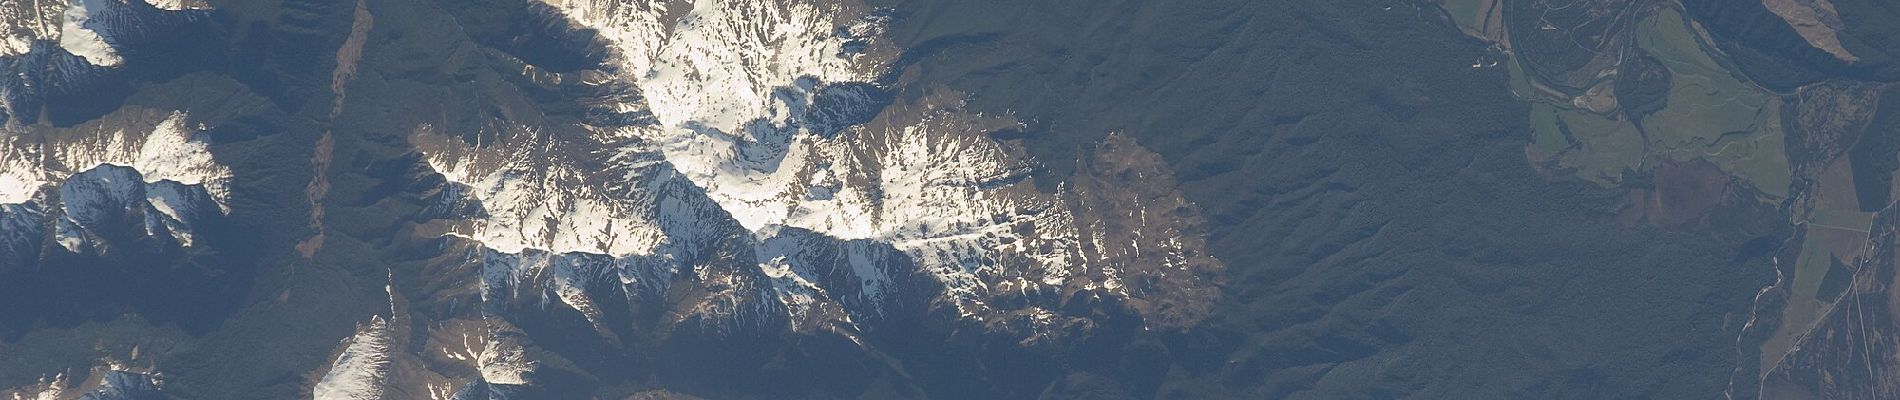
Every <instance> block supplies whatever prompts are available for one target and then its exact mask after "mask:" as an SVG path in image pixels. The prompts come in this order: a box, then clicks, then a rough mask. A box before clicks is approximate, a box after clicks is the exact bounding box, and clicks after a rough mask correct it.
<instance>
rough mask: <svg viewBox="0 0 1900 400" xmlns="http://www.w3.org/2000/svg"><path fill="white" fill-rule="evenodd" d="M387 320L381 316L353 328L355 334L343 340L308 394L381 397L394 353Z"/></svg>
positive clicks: (322, 398) (334, 399)
mask: <svg viewBox="0 0 1900 400" xmlns="http://www.w3.org/2000/svg"><path fill="white" fill-rule="evenodd" d="M393 335H394V333H393V330H392V329H391V328H390V326H389V322H388V321H387V320H384V319H383V317H382V316H374V317H371V318H370V320H369V323H366V324H362V325H361V326H358V327H357V328H356V334H355V335H352V336H350V337H349V338H348V339H345V340H344V344H343V351H342V352H341V353H339V354H338V355H337V357H336V361H334V362H331V363H330V370H329V372H326V373H324V374H323V378H322V379H320V380H318V381H317V385H316V388H315V389H313V390H312V392H311V398H313V399H316V400H374V399H381V398H383V393H384V389H385V387H386V385H387V382H386V380H387V379H388V377H389V373H390V369H391V364H390V359H391V358H392V357H393V355H392V354H391V351H392V350H391V348H392V347H393V346H394V344H393V343H392V342H393V341H394V338H393V337H392V336H393Z"/></svg>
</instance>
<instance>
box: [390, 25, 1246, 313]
mask: <svg viewBox="0 0 1900 400" xmlns="http://www.w3.org/2000/svg"><path fill="white" fill-rule="evenodd" d="M544 5H545V7H546V10H545V11H547V12H553V13H557V14H558V15H560V16H562V17H564V18H565V19H566V20H567V21H569V23H571V24H572V26H570V27H569V29H573V30H583V29H585V30H589V31H590V32H593V33H595V34H597V37H598V38H600V39H599V42H598V43H597V45H598V46H601V47H604V50H602V51H604V52H606V53H607V54H608V56H607V61H606V62H605V63H604V64H605V65H602V66H600V67H599V68H597V69H588V70H581V71H573V72H551V71H544V70H539V69H537V68H535V66H533V65H530V64H524V65H523V66H522V67H521V68H520V71H522V72H521V73H522V74H523V75H524V76H526V77H528V78H530V79H532V80H533V81H535V82H542V83H547V84H552V85H559V86H561V87H569V88H579V89H578V90H579V91H583V92H587V93H593V94H594V95H592V96H590V97H588V98H586V99H583V100H582V103H583V104H584V105H585V106H587V107H590V108H591V111H590V115H611V116H618V117H617V118H597V119H591V120H590V121H589V122H588V123H587V124H585V125H583V126H578V127H575V126H544V125H536V124H534V123H531V122H520V121H508V120H496V121H493V122H492V123H488V124H484V125H483V126H484V128H482V129H481V130H480V131H477V132H449V131H444V130H443V128H440V127H437V126H433V125H430V124H422V125H419V126H417V127H416V128H415V129H414V132H413V134H411V136H410V138H411V139H410V143H411V144H412V145H413V146H414V148H415V149H416V150H417V151H419V152H420V153H421V155H422V157H423V160H424V162H425V163H426V164H427V167H428V169H429V170H431V171H432V172H433V173H435V174H439V176H440V177H441V178H442V179H443V180H444V182H442V183H441V184H440V185H439V186H438V187H437V189H436V199H437V201H436V203H435V204H436V205H435V206H434V207H432V208H431V209H430V210H429V212H428V213H429V217H430V218H437V219H440V220H442V221H444V222H446V225H444V226H442V227H441V234H443V235H444V236H446V237H450V238H452V240H451V242H456V243H460V244H459V245H458V246H466V247H462V248H465V249H466V250H463V251H460V252H456V251H453V250H452V251H451V254H454V255H452V256H450V257H448V259H446V260H443V261H442V264H444V265H445V266H443V267H442V268H443V270H444V271H462V272H459V273H464V274H472V273H479V275H480V280H479V286H480V289H479V292H480V301H481V302H482V304H483V310H485V311H486V312H485V315H489V316H500V317H511V316H520V315H522V314H523V313H536V312H544V311H543V310H547V309H548V307H557V308H562V309H567V310H572V311H574V312H576V313H578V314H579V315H580V316H581V317H583V318H584V319H585V321H586V323H587V324H588V325H590V326H591V329H592V330H593V331H595V332H596V333H597V334H599V335H601V336H603V337H614V336H615V335H616V332H625V331H626V329H624V328H620V327H617V326H616V324H624V323H625V322H624V321H629V320H634V319H637V318H634V317H631V315H638V314H640V313H642V312H651V310H663V311H664V312H662V313H661V314H663V315H665V316H666V317H665V320H663V321H662V323H663V324H665V325H666V326H687V327H690V328H680V329H688V330H690V331H693V332H717V333H723V334H727V335H757V334H771V333H773V332H779V331H781V330H788V331H793V332H806V331H814V330H831V331H836V332H843V333H845V334H847V335H849V336H854V337H855V335H858V334H859V332H865V331H875V330H877V329H878V328H879V324H880V322H881V321H883V320H885V319H887V318H892V317H899V318H907V319H931V318H936V317H929V316H930V315H941V316H947V317H948V319H949V320H950V322H951V323H952V324H962V325H969V326H973V327H981V330H985V331H991V332H996V333H1000V334H1004V335H1006V336H1011V337H1016V338H1019V339H1021V340H1023V341H1024V342H1025V343H1033V342H1035V341H1037V340H1040V339H1038V338H1049V337H1054V336H1059V335H1061V334H1062V332H1074V331H1076V330H1078V329H1080V330H1087V329H1089V328H1088V327H1090V326H1093V325H1094V324H1095V323H1097V322H1098V321H1095V320H1094V319H1093V318H1094V317H1093V316H1092V314H1091V311H1089V309H1090V308H1091V307H1096V306H1100V307H1111V308H1114V307H1120V306H1108V305H1103V304H1122V305H1125V306H1126V307H1128V309H1129V310H1130V311H1132V312H1134V313H1135V314H1136V315H1138V316H1139V317H1140V318H1141V319H1142V320H1144V321H1146V324H1147V325H1150V326H1155V327H1181V326H1188V325H1190V324H1192V323H1193V322H1195V321H1197V320H1198V319H1199V318H1200V317H1201V316H1203V315H1205V313H1206V309H1207V307H1209V305H1210V304H1211V302H1212V299H1213V297H1214V290H1215V289H1214V287H1215V282H1216V281H1217V280H1218V279H1219V275H1220V264H1219V262H1218V261H1216V260H1213V259H1212V258H1209V257H1208V256H1206V255H1205V254H1204V253H1203V252H1201V251H1200V247H1201V246H1202V244H1201V241H1202V239H1201V238H1200V235H1202V232H1201V229H1203V228H1202V227H1201V225H1202V224H1204V222H1203V221H1201V220H1200V217H1199V216H1198V215H1197V214H1196V213H1195V212H1194V211H1193V207H1192V206H1191V205H1189V204H1187V203H1186V201H1185V200H1182V199H1181V198H1180V197H1179V195H1178V194H1177V193H1175V192H1174V188H1173V182H1172V180H1171V178H1168V177H1167V175H1166V174H1167V171H1166V168H1165V164H1163V163H1161V162H1160V161H1159V160H1158V158H1156V157H1155V156H1153V155H1152V154H1151V153H1145V150H1141V149H1139V146H1136V145H1134V144H1133V143H1132V141H1128V140H1125V139H1111V141H1113V142H1114V143H1107V144H1104V145H1103V147H1102V148H1101V149H1097V157H1098V158H1100V159H1101V161H1100V162H1086V163H1084V164H1085V165H1083V167H1084V168H1082V170H1083V171H1091V172H1100V173H1101V174H1102V175H1101V176H1088V177H1085V178H1084V180H1082V181H1081V184H1079V185H1073V186H1058V187H1057V188H1055V189H1053V190H1049V189H1044V188H1039V187H1038V186H1037V184H1036V183H1035V180H1036V178H1034V177H1033V175H1034V174H1035V169H1036V168H1037V166H1036V162H1037V161H1035V160H1032V159H1030V158H1029V157H1028V156H1027V155H1026V154H1025V152H1024V151H1022V149H1020V148H1018V147H1015V146H1016V145H1014V144H1011V143H1009V142H1006V141H1001V140H998V139H995V138H994V137H993V135H992V133H993V132H999V131H1007V130H1013V129H1020V128H1022V125H1021V124H1020V123H1019V122H1017V121H1015V120H1014V119H1013V118H1012V117H1010V116H1007V115H983V114H980V113H977V112H974V111H969V110H968V109H967V108H966V106H965V105H964V103H963V96H964V95H963V94H960V93H956V92H954V91H950V90H947V89H930V90H927V91H920V92H926V93H927V94H924V95H920V96H908V97H907V98H899V97H898V96H895V95H893V94H892V93H891V90H892V85H895V84H897V82H896V81H894V80H893V79H895V78H893V77H895V76H897V75H898V74H897V73H895V69H896V68H900V67H901V66H899V65H896V60H897V57H898V55H899V54H900V53H901V51H900V49H896V48H894V47H892V46H891V45H890V44H888V43H887V42H886V41H885V40H883V39H882V38H881V37H880V35H882V30H883V29H884V28H883V27H884V25H885V24H886V23H888V19H889V17H888V16H886V15H883V14H882V13H881V12H879V11H878V10H874V9H872V8H870V7H867V6H864V5H862V4H859V3H854V2H814V1H710V0H707V1H696V2H681V1H653V2H639V1H547V2H545V3H544ZM1110 206H1112V207H1113V208H1107V207H1110ZM476 271H479V272H476ZM682 293H691V294H682ZM1105 298H1113V300H1104V299H1105ZM1104 301H1108V302H1106V303H1105V302H1104ZM1091 305H1094V306H1091ZM641 310H649V311H641ZM621 314H624V315H621ZM614 321H622V322H618V323H616V322H614ZM654 329H660V328H654Z"/></svg>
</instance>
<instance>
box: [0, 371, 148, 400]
mask: <svg viewBox="0 0 1900 400" xmlns="http://www.w3.org/2000/svg"><path fill="white" fill-rule="evenodd" d="M85 372H87V373H86V374H85V375H84V377H83V378H81V379H79V380H74V378H73V376H69V375H68V374H67V373H64V372H62V373H57V374H53V375H51V376H46V377H42V378H41V379H40V381H39V382H37V383H34V384H31V385H27V386H23V387H18V388H13V389H7V390H0V398H5V399H9V400H148V399H163V398H166V397H165V396H164V394H163V392H161V390H160V389H162V388H163V386H164V379H162V378H161V376H162V374H160V373H158V372H155V371H150V370H149V369H144V368H133V367H129V366H126V365H122V364H120V363H116V362H108V363H104V364H103V365H99V366H95V367H93V368H92V370H91V371H85Z"/></svg>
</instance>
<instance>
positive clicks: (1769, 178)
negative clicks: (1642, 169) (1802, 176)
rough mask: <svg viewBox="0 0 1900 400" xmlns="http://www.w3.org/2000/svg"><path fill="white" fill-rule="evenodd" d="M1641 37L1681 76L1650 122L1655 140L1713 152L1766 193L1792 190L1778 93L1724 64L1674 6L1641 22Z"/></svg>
mask: <svg viewBox="0 0 1900 400" xmlns="http://www.w3.org/2000/svg"><path fill="white" fill-rule="evenodd" d="M1636 43H1637V45H1638V46H1640V47H1641V48H1642V49H1643V50H1645V51H1647V52H1648V53H1649V54H1651V55H1653V56H1655V57H1656V58H1657V59H1658V60H1660V61H1662V63H1663V64H1664V65H1665V66H1666V67H1668V68H1669V72H1670V74H1672V75H1673V76H1674V78H1673V80H1672V84H1673V85H1672V87H1671V88H1670V92H1669V102H1668V105H1667V106H1665V107H1663V109H1662V110H1660V111H1657V112H1656V113H1655V114H1651V115H1649V116H1648V117H1646V118H1644V119H1643V121H1642V125H1643V128H1644V131H1645V132H1647V133H1648V134H1649V141H1650V143H1649V147H1650V148H1653V149H1664V150H1663V151H1665V152H1668V153H1673V154H1674V155H1678V156H1681V157H1692V156H1701V157H1704V158H1707V159H1708V160H1709V161H1710V162H1714V163H1715V164H1716V165H1719V166H1721V167H1722V169H1723V170H1724V171H1727V172H1729V173H1732V174H1736V175H1741V176H1742V177H1744V178H1746V179H1748V180H1749V181H1751V182H1754V183H1755V184H1756V186H1757V187H1759V188H1761V189H1762V191H1763V192H1766V193H1770V194H1775V195H1778V196H1786V192H1787V185H1788V180H1789V178H1788V160H1787V156H1786V154H1785V152H1784V151H1783V149H1782V143H1783V140H1782V134H1781V130H1780V126H1779V125H1780V117H1779V115H1777V112H1776V110H1778V109H1779V107H1776V105H1777V103H1776V100H1775V99H1774V98H1773V97H1772V96H1770V95H1769V94H1768V93H1766V92H1764V91H1762V90H1761V89H1760V88H1757V87H1755V86H1754V85H1752V84H1750V83H1748V82H1744V81H1742V80H1739V79H1737V78H1736V77H1735V75H1734V74H1732V73H1730V72H1729V71H1728V70H1726V69H1724V68H1723V67H1722V66H1721V64H1720V63H1718V62H1717V61H1716V60H1715V58H1713V57H1711V56H1710V55H1709V53H1708V52H1707V51H1705V50H1704V49H1703V47H1702V46H1701V45H1700V44H1699V42H1698V39H1697V36H1696V33H1695V32H1693V31H1691V30H1690V29H1689V27H1688V25H1687V23H1686V22H1684V20H1683V18H1682V15H1681V14H1680V13H1679V12H1677V11H1676V10H1675V9H1674V8H1662V9H1660V10H1658V11H1657V13H1656V14H1655V15H1652V16H1650V17H1649V18H1647V19H1644V20H1643V21H1642V22H1641V23H1639V24H1638V26H1637V36H1636Z"/></svg>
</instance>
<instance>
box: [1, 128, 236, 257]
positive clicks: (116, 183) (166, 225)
mask: <svg viewBox="0 0 1900 400" xmlns="http://www.w3.org/2000/svg"><path fill="white" fill-rule="evenodd" d="M203 131H204V127H203V126H200V125H198V124H197V123H196V122H195V121H192V119H191V118H190V116H189V115H187V114H185V113H183V112H162V111H155V110H125V111H122V112H119V113H115V114H113V115H111V116H108V117H107V118H102V119H100V120H97V121H94V122H91V123H87V124H82V125H79V126H75V127H72V128H68V129H56V128H37V129H34V130H30V131H24V130H19V128H8V129H6V130H5V133H4V136H0V224H3V225H4V226H5V227H6V228H7V229H5V230H4V232H5V233H4V234H0V256H3V257H4V258H0V260H4V262H0V266H8V267H17V266H21V265H26V264H29V263H31V262H32V261H33V260H35V259H37V258H38V257H39V256H40V254H41V253H42V251H45V250H46V249H47V247H45V246H47V245H49V244H50V245H53V246H58V247H59V248H62V249H64V250H65V251H67V252H72V253H79V254H88V253H98V252H101V251H103V250H104V249H105V248H106V247H107V246H109V245H112V244H114V243H118V244H130V241H136V240H140V239H139V238H140V237H145V238H152V239H158V240H160V242H161V243H165V244H167V245H174V246H192V245H193V243H194V242H193V239H194V236H193V226H194V225H198V224H201V223H203V222H205V221H208V220H210V219H213V218H219V217H222V216H224V215H225V214H227V213H229V212H230V210H229V204H228V202H227V198H228V197H229V189H228V187H227V186H228V184H229V181H230V179H231V170H230V169H229V168H227V167H225V166H224V165H222V164H219V163H218V162H217V161H216V160H215V159H213V157H212V156H211V152H210V151H209V149H208V139H207V138H206V137H205V135H204V134H203ZM48 242H50V243H48Z"/></svg>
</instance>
